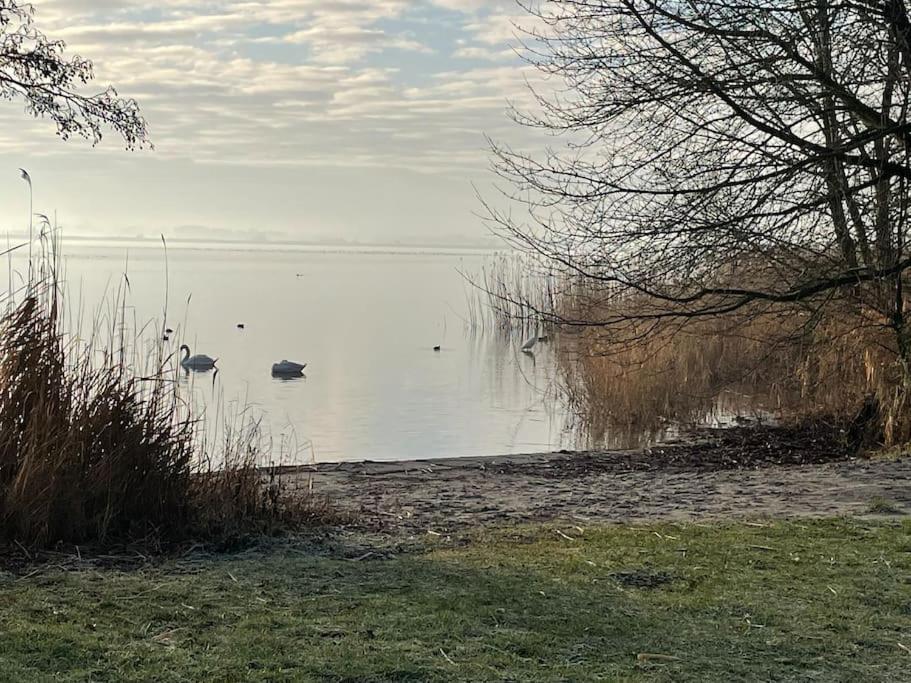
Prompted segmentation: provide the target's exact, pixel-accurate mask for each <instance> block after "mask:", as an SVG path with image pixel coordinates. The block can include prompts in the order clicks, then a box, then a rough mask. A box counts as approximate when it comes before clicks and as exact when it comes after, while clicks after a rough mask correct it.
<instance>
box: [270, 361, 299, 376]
mask: <svg viewBox="0 0 911 683" xmlns="http://www.w3.org/2000/svg"><path fill="white" fill-rule="evenodd" d="M305 367H307V364H306V363H295V362H294V361H290V360H283V361H282V362H281V363H273V364H272V374H273V375H285V376H287V375H302V374H304V368H305Z"/></svg>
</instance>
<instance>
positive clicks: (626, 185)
mask: <svg viewBox="0 0 911 683" xmlns="http://www.w3.org/2000/svg"><path fill="white" fill-rule="evenodd" d="M520 2H522V4H523V7H524V8H525V9H526V10H527V11H528V12H529V13H530V15H532V16H533V17H535V19H536V21H535V24H536V25H538V26H540V27H541V28H539V29H536V30H535V31H533V32H530V33H529V34H528V35H527V39H526V40H525V46H524V48H525V49H524V55H525V57H526V59H528V60H529V61H530V62H531V63H532V64H534V66H536V67H537V68H538V69H539V70H540V71H541V72H543V73H544V74H545V75H547V76H548V77H549V80H550V85H557V86H559V87H550V86H548V89H547V90H546V91H544V90H541V89H539V90H538V91H536V94H537V96H538V101H539V104H540V110H539V111H537V112H535V113H529V112H515V117H516V119H517V120H518V121H519V122H521V123H523V124H525V125H529V126H537V127H540V128H542V129H544V130H545V131H547V132H549V133H551V134H556V135H557V140H558V142H559V141H560V140H561V139H562V140H563V143H562V144H561V145H560V146H559V147H552V148H549V149H548V150H547V151H545V152H542V153H541V154H527V153H524V152H521V151H517V150H514V149H511V148H508V147H505V146H502V145H497V144H495V143H494V145H493V150H494V162H495V166H496V170H497V171H498V172H499V173H500V174H501V176H502V177H504V178H506V179H507V180H508V181H509V187H510V188H511V190H508V194H509V195H510V196H511V198H512V199H513V200H515V201H516V202H520V203H521V204H522V205H523V206H524V207H525V208H526V209H527V210H526V211H523V212H520V213H519V215H520V218H516V217H515V216H516V212H515V211H512V210H510V211H504V210H497V209H494V208H492V207H488V211H489V212H490V213H489V215H490V219H491V221H492V222H493V224H494V226H495V228H496V229H497V230H498V231H499V232H500V233H501V234H502V235H504V236H505V237H506V238H507V239H509V240H510V241H511V242H512V243H513V244H515V245H517V246H519V247H520V248H522V249H525V250H527V251H529V252H532V253H535V254H538V255H539V256H541V257H542V258H543V259H545V260H546V261H547V262H548V263H550V264H552V265H556V266H557V267H559V268H560V269H562V270H563V271H564V272H565V273H567V274H570V275H571V276H572V277H573V278H574V279H575V281H576V282H582V283H584V284H585V286H586V287H587V288H589V290H590V291H592V292H595V293H596V294H595V296H597V297H598V298H599V300H600V301H601V302H602V303H606V304H609V303H610V302H611V301H617V302H620V301H621V300H622V301H625V302H626V305H619V304H618V305H617V306H610V305H605V306H602V307H600V309H599V310H602V311H604V312H605V313H604V314H603V315H602V316H595V317H584V318H573V317H566V316H560V315H558V314H555V313H550V315H551V316H552V317H554V319H555V320H556V321H557V322H559V323H563V324H568V325H584V326H599V327H600V326H604V327H606V328H610V327H612V326H617V325H620V324H622V323H625V322H629V321H633V320H634V321H638V322H639V323H643V322H644V323H645V324H646V325H648V324H659V323H665V322H669V323H674V324H679V323H680V322H682V321H691V320H696V319H704V318H717V317H719V316H726V315H730V314H739V313H745V312H746V311H777V312H781V310H782V309H783V308H785V307H794V306H800V307H804V308H806V309H808V310H813V311H814V312H817V313H820V314H823V315H824V314H825V311H826V310H828V307H830V306H832V305H833V304H835V303H838V304H840V307H839V308H840V310H841V311H843V310H844V309H845V307H847V308H849V309H850V311H851V312H852V313H851V314H852V315H854V316H856V318H857V324H858V325H861V324H863V325H873V326H878V327H879V328H881V329H885V330H888V331H889V332H890V335H889V336H890V338H891V339H892V340H893V341H892V344H894V351H895V353H896V357H897V358H898V359H900V361H901V366H902V367H903V369H904V381H905V383H906V384H907V383H909V382H911V325H909V320H908V313H909V306H908V303H907V302H906V291H905V290H906V286H907V284H908V282H907V278H906V277H905V273H906V271H907V269H908V268H909V267H911V252H909V248H908V204H909V180H911V165H909V163H908V154H909V147H911V126H909V122H908V106H909V88H911V21H909V17H908V12H907V8H906V6H905V3H904V2H903V1H902V0H772V1H771V2H769V1H766V0H739V1H738V2H731V1H730V0H541V1H539V2H532V0H520ZM561 136H562V138H561ZM631 301H634V302H635V305H634V306H631V305H629V302H631ZM636 329H638V330H641V329H642V327H641V325H640V326H638V327H637V328H636ZM892 333H894V334H892Z"/></svg>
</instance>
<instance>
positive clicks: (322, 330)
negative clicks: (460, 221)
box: [14, 240, 574, 462]
mask: <svg viewBox="0 0 911 683" xmlns="http://www.w3.org/2000/svg"><path fill="white" fill-rule="evenodd" d="M488 257H489V254H486V253H484V252H474V251H462V250H424V249H404V248H392V247H389V248H338V249H336V248H333V249H329V248H319V247H302V246H293V247H292V246H281V247H278V246H270V245H262V244H260V245H255V244H250V245H225V244H222V245H215V246H211V245H203V244H198V245H194V244H191V243H188V244H181V245H173V244H171V245H169V246H168V249H167V258H166V255H165V250H164V248H163V246H162V245H161V244H160V243H155V242H135V243H126V242H125V243H120V244H113V243H96V242H86V241H75V240H71V241H69V242H68V243H67V244H66V246H65V249H64V265H65V273H66V275H65V277H66V281H67V287H68V292H69V297H70V298H69V300H70V303H71V305H72V306H74V307H80V306H81V309H82V317H83V318H84V319H90V318H92V317H95V316H96V315H97V310H98V307H99V305H101V302H102V301H104V300H105V297H106V296H107V297H108V299H110V292H111V291H113V290H114V289H116V288H117V287H118V286H120V285H121V284H122V283H124V282H125V280H124V274H126V278H127V280H128V283H129V292H128V296H127V302H128V306H129V309H128V318H129V319H134V320H136V321H137V323H138V324H139V325H142V324H143V323H146V322H150V323H151V326H150V327H149V329H150V330H152V331H153V332H151V333H152V334H156V333H154V330H155V329H162V328H163V327H164V325H163V324H162V320H163V317H164V311H165V308H167V326H169V327H172V328H174V329H175V330H176V332H175V333H174V334H173V335H171V337H170V340H169V341H168V342H166V344H167V346H168V347H169V348H171V349H172V350H173V352H174V353H175V354H176V353H177V350H178V348H179V346H180V345H181V344H183V343H186V344H188V345H189V346H190V347H191V348H192V350H193V353H206V354H209V355H211V356H214V357H217V358H218V372H217V373H205V374H192V375H189V376H188V377H187V378H186V379H184V380H183V381H184V382H186V383H187V384H186V386H187V388H188V389H191V390H192V394H193V396H195V398H196V400H197V402H199V403H200V404H201V405H204V406H207V408H206V410H207V411H208V414H209V415H210V416H211V415H213V414H216V415H217V416H219V419H220V416H221V414H223V413H227V414H237V413H239V412H241V411H243V410H246V415H247V416H248V417H259V418H261V419H262V426H263V431H264V433H265V435H266V436H267V438H270V439H271V440H272V443H273V445H274V451H275V452H280V453H281V458H282V460H283V461H286V462H289V461H296V462H299V461H309V460H311V459H315V460H316V461H320V462H333V461H350V460H365V459H369V460H390V459H396V460H397V459H420V458H430V457H449V456H476V455H497V454H512V453H527V452H540V451H547V450H553V449H557V448H562V447H571V446H573V442H574V439H573V435H572V433H571V431H570V430H569V429H568V428H567V427H568V423H569V420H568V415H567V410H566V406H565V405H564V403H563V402H562V401H561V399H560V397H559V395H558V392H557V391H556V385H555V363H554V359H553V355H552V349H551V348H549V345H548V344H540V345H539V348H538V349H537V350H536V353H535V354H534V355H529V354H525V353H522V352H521V350H520V348H519V347H520V345H521V342H522V340H521V339H519V338H514V339H508V338H505V337H504V336H503V335H500V334H496V333H488V334H479V333H473V332H472V331H471V329H470V328H469V326H468V325H467V323H466V319H467V316H468V303H467V302H468V296H469V291H468V290H469V288H470V285H468V284H467V283H466V281H465V278H464V277H463V275H462V274H461V273H463V272H468V273H471V272H477V271H478V270H479V269H480V267H481V266H482V264H483V263H484V262H485V259H486V258H488ZM14 267H21V266H15V265H14ZM79 302H81V304H80V303H79ZM238 324H243V325H244V329H242V330H241V329H238V327H237V325H238ZM156 336H157V335H156ZM436 345H441V346H442V349H441V350H440V351H438V352H435V351H434V350H433V347H434V346H436ZM282 359H289V360H294V361H300V362H305V363H307V364H308V366H307V370H306V374H305V377H303V378H301V379H298V380H282V379H275V378H273V377H272V376H271V372H270V369H271V366H272V363H274V362H276V361H280V360H282ZM216 421H217V420H216Z"/></svg>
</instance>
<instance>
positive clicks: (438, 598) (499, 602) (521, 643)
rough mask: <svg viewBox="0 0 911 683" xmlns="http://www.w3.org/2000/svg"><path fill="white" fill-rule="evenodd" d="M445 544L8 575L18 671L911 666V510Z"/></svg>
mask: <svg viewBox="0 0 911 683" xmlns="http://www.w3.org/2000/svg"><path fill="white" fill-rule="evenodd" d="M567 537H570V538H567ZM431 543H432V542H428V547H427V549H426V551H423V552H417V553H413V554H409V555H400V556H397V557H395V558H394V559H381V558H380V559H375V557H368V558H365V559H361V560H360V561H351V560H346V559H341V558H333V557H331V556H330V557H326V556H320V555H318V554H315V553H313V552H309V551H307V549H306V547H305V546H303V545H301V546H295V545H293V544H289V545H282V546H280V547H274V548H273V549H271V550H266V551H263V552H261V553H251V552H247V553H244V554H241V555H227V556H223V557H219V558H217V559H208V560H205V561H199V560H197V561H181V562H174V563H171V564H168V565H165V566H162V567H158V568H155V569H152V570H144V571H128V572H124V571H116V570H103V571H95V570H93V571H84V572H70V573H65V572H57V571H54V570H51V569H48V570H43V571H42V572H40V573H38V574H34V575H32V576H23V577H15V576H12V575H9V574H6V575H0V679H2V680H4V681H6V680H9V681H49V680H65V681H89V680H91V681H102V680H105V681H106V680H110V681H126V680H137V681H197V680H218V681H248V680H249V681H285V680H287V681H309V680H314V681H437V680H438V681H487V680H504V681H589V680H607V681H731V680H745V681H771V680H774V681H786V680H795V681H827V682H829V681H849V680H850V681H858V682H859V681H909V680H911V523H909V522H908V521H907V520H906V521H901V522H891V523H890V522H867V521H845V520H833V521H821V522H774V523H768V526H758V525H757V526H754V525H747V524H730V525H721V526H705V525H659V526H649V527H602V528H586V529H584V531H580V530H579V529H576V528H570V527H560V528H559V529H558V528H556V527H552V526H545V527H540V526H538V527H522V528H519V529H512V530H496V531H490V530H486V531H477V532H476V533H474V534H472V535H471V536H470V537H469V538H468V542H467V543H465V544H464V545H461V544H460V545H459V547H457V548H455V549H453V548H451V547H442V546H440V547H436V548H434V547H433V546H432V544H431ZM904 648H909V649H904ZM643 653H646V654H654V655H664V656H666V657H658V658H648V657H644V658H643V657H640V656H639V655H641V654H643ZM670 657H674V658H675V659H670Z"/></svg>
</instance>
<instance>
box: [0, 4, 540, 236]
mask: <svg viewBox="0 0 911 683" xmlns="http://www.w3.org/2000/svg"><path fill="white" fill-rule="evenodd" d="M33 4H34V5H35V7H36V10H37V14H36V24H37V26H38V27H39V28H40V29H41V30H43V31H44V32H45V33H46V34H47V35H48V36H49V37H52V38H60V39H63V40H65V41H66V43H67V45H68V51H69V52H70V53H78V54H81V55H83V56H86V57H89V58H91V59H93V60H94V61H95V66H96V72H97V76H98V78H97V83H98V84H99V85H106V84H108V83H110V84H113V85H115V86H116V87H117V88H118V90H119V91H120V93H121V95H124V96H129V97H135V98H136V99H137V100H138V101H139V103H140V105H141V107H142V109H143V112H144V114H145V116H146V118H147V119H148V121H149V123H150V128H151V132H152V138H153V143H154V145H155V149H154V151H141V152H126V151H124V150H123V149H122V144H121V143H120V141H119V140H118V139H117V138H115V137H114V136H112V135H109V136H107V137H106V138H105V140H104V141H103V143H102V144H101V146H100V147H98V148H96V149H92V148H91V146H90V145H87V144H84V143H81V142H78V141H71V142H68V143H64V142H61V141H59V140H58V139H57V138H56V137H55V135H54V130H53V127H52V125H51V124H50V123H48V122H42V121H29V120H28V119H26V118H25V116H24V114H23V113H22V105H21V103H18V102H2V103H0V126H2V127H0V147H2V158H3V160H4V166H5V168H6V170H5V171H4V170H2V169H0V175H2V174H5V176H6V180H5V181H3V182H0V207H2V208H0V219H2V220H3V221H4V223H5V228H6V229H7V230H16V228H17V226H20V225H21V224H22V223H23V221H24V220H25V218H24V217H25V215H26V214H27V199H26V197H27V195H26V193H25V187H24V184H23V183H22V181H21V180H19V179H18V172H17V168H18V167H20V166H22V167H25V168H27V169H28V170H29V172H30V173H31V175H32V177H33V179H34V181H35V204H36V206H35V208H36V210H40V211H44V212H47V213H50V212H52V211H53V210H55V209H56V210H57V211H58V213H59V216H60V221H61V223H63V224H64V225H65V226H66V228H67V230H68V232H69V234H71V235H73V234H82V235H98V234H118V235H126V236H132V235H137V234H146V235H155V234H158V233H159V232H163V233H165V234H167V235H169V236H171V237H178V236H184V237H191V236H193V237H195V236H199V235H211V236H213V237H223V238H242V237H246V236H249V235H251V234H263V235H269V236H272V237H273V238H275V239H278V238H282V237H290V238H294V239H303V240H307V239H326V238H339V239H355V240H362V241H390V240H397V239H405V240H423V239H427V240H436V239H440V238H442V237H446V236H449V235H461V236H464V237H465V238H466V239H477V238H482V237H484V236H486V229H485V228H484V227H483V226H482V225H481V223H480V221H479V220H478V218H477V217H476V216H474V215H473V213H474V212H476V211H477V209H478V204H477V201H476V199H475V196H474V190H473V189H472V183H475V184H476V185H478V186H479V187H480V188H482V189H483V188H487V187H489V186H490V183H491V182H492V177H491V175H490V174H489V172H488V170H487V167H488V159H487V153H486V149H485V140H484V134H488V135H491V136H492V137H494V138H497V139H500V140H507V141H510V142H514V143H517V144H521V143H522V141H523V140H527V139H528V137H529V135H531V133H529V132H527V131H522V130H519V129H517V127H516V125H515V124H514V123H512V122H511V121H510V120H509V119H508V117H507V116H506V107H507V102H508V101H510V100H511V101H518V102H519V103H521V102H523V101H526V100H527V99H528V93H527V91H526V89H525V80H524V79H525V78H526V77H528V76H529V74H528V73H527V70H526V69H524V68H523V66H522V64H521V61H520V60H519V59H518V58H517V57H516V56H515V54H514V52H513V50H512V49H511V47H510V46H511V45H513V46H514V45H515V43H516V41H515V38H514V36H515V34H516V28H515V26H514V24H515V23H516V21H518V23H519V24H522V23H523V19H522V18H521V15H520V12H519V9H518V8H517V7H516V6H515V5H514V3H513V0H159V2H157V3H147V2H144V1H140V0H33ZM150 7H154V9H149V8H150Z"/></svg>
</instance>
